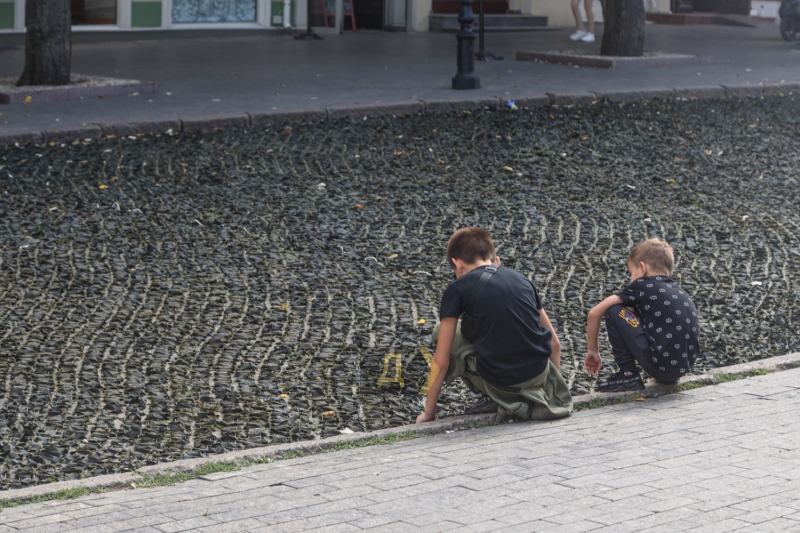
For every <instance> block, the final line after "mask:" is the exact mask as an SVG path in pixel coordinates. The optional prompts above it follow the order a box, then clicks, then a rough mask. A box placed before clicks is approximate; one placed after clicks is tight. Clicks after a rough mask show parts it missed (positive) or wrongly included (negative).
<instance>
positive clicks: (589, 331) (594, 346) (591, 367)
mask: <svg viewBox="0 0 800 533" xmlns="http://www.w3.org/2000/svg"><path fill="white" fill-rule="evenodd" d="M621 303H622V300H621V299H620V297H619V296H617V295H616V294H613V295H611V296H609V297H608V298H606V299H605V300H603V301H602V302H600V303H599V304H597V305H596V306H594V308H592V310H591V311H589V316H588V317H587V318H586V360H585V361H584V363H583V367H584V368H585V369H586V371H587V372H588V373H589V375H590V376H596V375H597V373H598V372H600V367H601V366H602V365H603V362H602V360H601V359H600V339H599V337H600V321H601V320H603V315H605V314H606V311H608V308H609V307H611V306H614V305H620V304H621Z"/></svg>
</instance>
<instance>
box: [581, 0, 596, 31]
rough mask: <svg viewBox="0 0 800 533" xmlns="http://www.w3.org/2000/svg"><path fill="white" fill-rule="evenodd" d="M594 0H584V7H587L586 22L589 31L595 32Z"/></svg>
mask: <svg viewBox="0 0 800 533" xmlns="http://www.w3.org/2000/svg"><path fill="white" fill-rule="evenodd" d="M593 3H594V0H583V7H585V8H586V22H587V24H586V25H587V27H588V30H589V33H594V11H593V10H592V4H593Z"/></svg>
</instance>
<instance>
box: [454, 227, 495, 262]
mask: <svg viewBox="0 0 800 533" xmlns="http://www.w3.org/2000/svg"><path fill="white" fill-rule="evenodd" d="M494 257H495V251H494V242H492V237H491V235H489V232H487V231H486V230H484V229H481V228H476V227H475V226H470V227H468V228H461V229H460V230H458V231H456V232H455V233H453V235H452V236H451V237H450V240H449V241H447V262H448V263H449V264H450V266H452V265H453V259H461V260H462V261H464V262H465V263H467V264H470V265H471V264H473V263H476V262H477V261H478V260H479V259H482V260H484V261H494Z"/></svg>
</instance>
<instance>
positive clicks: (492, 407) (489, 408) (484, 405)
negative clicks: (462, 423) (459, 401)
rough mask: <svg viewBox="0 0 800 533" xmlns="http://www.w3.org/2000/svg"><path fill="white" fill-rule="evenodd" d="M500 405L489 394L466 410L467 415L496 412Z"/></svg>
mask: <svg viewBox="0 0 800 533" xmlns="http://www.w3.org/2000/svg"><path fill="white" fill-rule="evenodd" d="M498 407H500V406H499V405H497V403H496V402H495V401H494V400H492V399H491V398H489V397H488V396H484V397H483V398H481V399H480V400H479V401H478V403H476V404H475V405H473V406H472V407H470V408H469V409H467V410H466V411H464V414H465V415H482V414H485V413H496V412H497V408H498Z"/></svg>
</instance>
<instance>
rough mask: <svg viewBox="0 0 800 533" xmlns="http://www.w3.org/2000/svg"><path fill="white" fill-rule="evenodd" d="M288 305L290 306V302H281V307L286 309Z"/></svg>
mask: <svg viewBox="0 0 800 533" xmlns="http://www.w3.org/2000/svg"><path fill="white" fill-rule="evenodd" d="M287 307H289V304H287V303H286V302H283V303H282V304H281V309H286V308H287Z"/></svg>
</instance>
